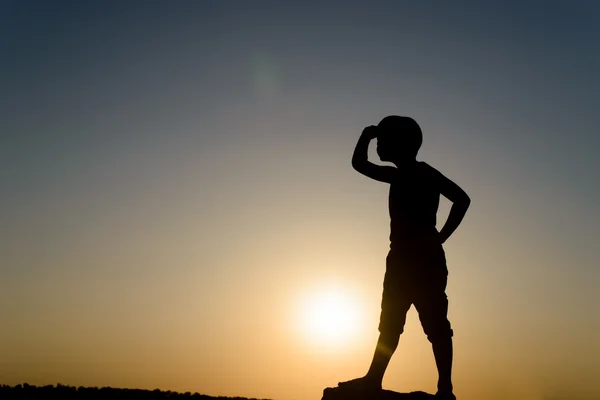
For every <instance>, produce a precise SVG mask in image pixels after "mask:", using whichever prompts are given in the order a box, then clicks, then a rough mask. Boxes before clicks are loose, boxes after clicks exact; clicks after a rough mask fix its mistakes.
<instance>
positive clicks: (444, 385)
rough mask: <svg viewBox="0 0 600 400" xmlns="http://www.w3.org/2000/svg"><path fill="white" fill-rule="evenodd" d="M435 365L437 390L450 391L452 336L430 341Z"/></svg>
mask: <svg viewBox="0 0 600 400" xmlns="http://www.w3.org/2000/svg"><path fill="white" fill-rule="evenodd" d="M431 345H432V347H433V355H434V357H435V365H436V366H437V370H438V376H439V379H438V391H439V392H441V393H452V390H453V388H452V352H453V351H452V338H451V337H448V338H440V339H437V340H434V341H433V342H431Z"/></svg>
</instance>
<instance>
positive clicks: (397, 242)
mask: <svg viewBox="0 0 600 400" xmlns="http://www.w3.org/2000/svg"><path fill="white" fill-rule="evenodd" d="M434 172H435V170H434V169H433V168H432V167H430V166H429V165H427V164H426V163H424V162H416V163H415V164H413V165H411V166H410V167H409V168H406V169H405V170H400V169H399V170H398V172H397V176H396V178H395V180H394V181H393V182H392V183H391V185H390V194H389V212H390V220H391V221H390V228H391V232H390V242H391V247H392V248H403V247H413V246H414V245H418V246H422V245H423V244H425V243H427V242H429V243H430V244H435V243H436V242H437V243H439V239H438V232H437V230H436V214H437V210H438V206H439V202H440V190H439V188H438V187H437V185H436V180H435V178H434Z"/></svg>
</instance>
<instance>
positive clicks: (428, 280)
mask: <svg viewBox="0 0 600 400" xmlns="http://www.w3.org/2000/svg"><path fill="white" fill-rule="evenodd" d="M373 139H377V154H378V155H379V158H380V159H381V161H386V162H391V163H393V164H395V167H392V166H380V165H376V164H373V163H371V162H369V161H368V157H367V154H368V149H369V143H370V142H371V140H373ZM422 142H423V135H422V132H421V128H420V127H419V125H418V124H417V122H416V121H415V120H414V119H412V118H409V117H401V116H396V115H391V116H388V117H385V118H384V119H383V120H381V122H380V123H379V124H378V125H377V126H368V127H366V128H365V129H364V130H363V132H362V134H361V136H360V138H359V139H358V143H357V144H356V148H355V150H354V155H353V156H352V166H353V167H354V169H356V170H357V171H358V172H360V173H361V174H363V175H366V176H368V177H369V178H372V179H375V180H377V181H381V182H385V183H389V184H390V193H389V212H390V219H391V233H390V251H389V253H388V255H387V258H386V272H385V278H384V281H383V295H382V301H381V315H380V320H379V333H380V334H379V339H378V341H377V346H376V348H375V354H374V356H373V361H372V362H371V366H370V368H369V370H368V372H367V374H366V375H365V376H364V377H361V378H357V379H353V380H351V381H347V382H340V383H339V387H340V388H341V387H345V388H347V389H350V390H359V391H364V390H367V391H371V390H373V391H376V390H381V383H382V381H383V376H384V374H385V370H386V368H387V366H388V363H389V361H390V358H391V357H392V354H393V353H394V351H395V350H396V348H397V346H398V341H399V339H400V335H401V334H402V332H403V331H404V323H405V321H406V313H407V312H408V310H409V308H410V306H411V305H412V304H414V305H415V308H416V309H417V311H418V313H419V319H420V321H421V325H422V326H423V331H424V332H425V334H426V335H427V339H428V340H429V341H430V342H431V344H432V347H433V354H434V357H435V363H436V366H437V370H438V377H439V379H438V391H437V393H436V397H439V398H440V399H444V400H445V399H448V400H455V399H456V397H455V396H454V394H453V389H452V378H451V373H452V336H453V332H452V328H451V327H450V322H449V321H448V318H447V314H448V298H447V296H446V292H445V291H446V283H447V278H448V269H447V267H446V257H445V254H444V250H443V248H442V244H443V243H444V242H445V241H446V240H447V239H448V237H449V236H450V235H451V234H452V233H453V232H454V231H455V230H456V228H457V227H458V225H459V224H460V222H461V221H462V219H463V217H464V215H465V213H466V212H467V209H468V207H469V204H470V202H471V201H470V199H469V196H468V195H467V194H466V193H465V192H464V191H463V190H462V189H461V188H460V187H459V186H457V185H456V184H455V183H454V182H452V181H451V180H449V179H448V178H446V177H445V176H444V175H442V174H441V173H440V172H439V171H437V170H436V169H435V168H433V167H431V166H430V165H428V164H426V163H425V162H422V161H417V160H416V156H417V153H418V151H419V148H420V147H421V144H422ZM440 195H443V196H444V197H446V198H448V199H449V200H450V201H451V202H452V208H451V209H450V214H449V215H448V219H447V221H446V223H445V224H444V226H443V228H442V229H441V230H440V231H439V232H438V231H437V230H436V213H437V210H438V205H439V200H440Z"/></svg>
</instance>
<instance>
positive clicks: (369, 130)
mask: <svg viewBox="0 0 600 400" xmlns="http://www.w3.org/2000/svg"><path fill="white" fill-rule="evenodd" d="M378 133H379V127H378V126H376V125H370V126H367V127H366V128H365V129H363V131H362V134H363V136H366V137H367V138H369V139H371V140H372V139H375V138H376V137H377V134H378Z"/></svg>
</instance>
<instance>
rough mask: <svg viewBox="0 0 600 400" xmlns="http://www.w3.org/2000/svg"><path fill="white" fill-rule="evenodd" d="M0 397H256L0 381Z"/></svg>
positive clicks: (204, 399)
mask: <svg viewBox="0 0 600 400" xmlns="http://www.w3.org/2000/svg"><path fill="white" fill-rule="evenodd" d="M0 399H2V400H13V399H15V400H17V399H18V400H32V399H36V400H38V399H39V400H50V399H52V400H63V399H66V400H68V399H78V400H108V399H110V400H113V399H120V400H137V399H139V400H152V399H155V400H161V399H163V400H164V399H169V400H177V399H182V400H183V399H188V400H217V399H218V400H257V399H247V398H246V397H221V396H219V397H213V396H206V395H204V394H199V393H190V392H186V393H178V392H172V391H170V390H169V391H166V392H165V391H162V390H159V389H155V390H142V389H116V388H111V387H101V388H97V387H82V386H80V387H75V386H65V385H61V384H58V385H56V386H53V385H47V386H33V385H28V384H26V383H25V384H22V385H17V386H8V385H0Z"/></svg>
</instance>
